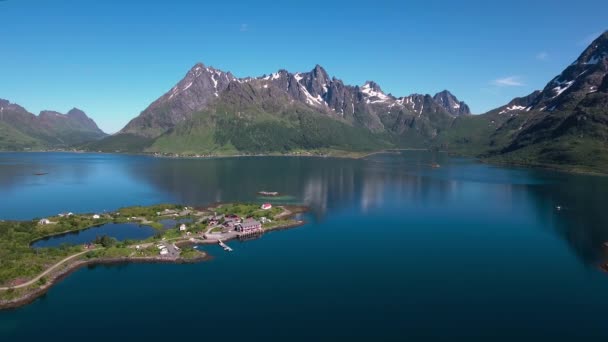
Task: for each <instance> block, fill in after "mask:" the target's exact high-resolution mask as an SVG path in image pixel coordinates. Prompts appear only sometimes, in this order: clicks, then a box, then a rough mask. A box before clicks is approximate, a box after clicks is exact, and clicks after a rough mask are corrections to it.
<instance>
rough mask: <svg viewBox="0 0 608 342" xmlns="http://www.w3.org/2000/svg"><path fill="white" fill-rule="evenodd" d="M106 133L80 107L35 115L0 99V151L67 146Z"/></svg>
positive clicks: (96, 138) (87, 140)
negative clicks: (64, 111)
mask: <svg viewBox="0 0 608 342" xmlns="http://www.w3.org/2000/svg"><path fill="white" fill-rule="evenodd" d="M105 136H106V134H105V133H104V132H103V131H102V130H101V129H99V127H97V124H95V122H94V121H93V120H92V119H91V118H89V117H88V116H87V115H86V114H85V113H84V112H83V111H81V110H80V109H77V108H74V109H72V110H70V111H69V112H68V113H67V114H61V113H58V112H54V111H49V110H45V111H42V112H40V114H39V115H34V114H32V113H30V112H28V111H27V110H25V109H24V108H23V107H21V106H19V105H16V104H13V103H10V102H9V101H7V100H3V99H0V150H24V149H48V148H67V147H71V146H73V145H77V144H83V143H86V142H90V141H92V140H98V139H101V138H103V137H105Z"/></svg>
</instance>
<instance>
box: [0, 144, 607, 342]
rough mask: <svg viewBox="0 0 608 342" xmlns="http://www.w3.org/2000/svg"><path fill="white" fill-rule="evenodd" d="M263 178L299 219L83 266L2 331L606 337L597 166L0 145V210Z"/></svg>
mask: <svg viewBox="0 0 608 342" xmlns="http://www.w3.org/2000/svg"><path fill="white" fill-rule="evenodd" d="M435 162H437V163H439V164H441V168H432V167H430V164H431V163H435ZM41 172H42V173H44V172H48V174H47V175H44V176H36V175H34V174H35V173H41ZM259 190H269V191H279V192H280V193H282V194H285V195H290V196H293V202H294V203H304V204H307V205H309V206H310V207H311V212H310V213H309V214H307V215H306V216H305V217H306V220H307V221H308V223H307V224H306V225H304V226H302V227H299V228H296V229H292V230H286V231H279V232H273V233H269V234H266V235H264V236H263V237H261V238H260V239H257V240H254V241H246V242H236V241H233V242H230V243H229V245H230V246H231V247H233V248H234V252H232V253H226V252H224V251H222V250H220V249H219V248H215V246H211V247H202V248H203V249H205V250H207V251H208V252H210V253H211V255H213V257H214V258H213V259H212V260H210V261H208V262H203V263H198V264H192V265H158V264H147V265H145V264H132V265H120V266H98V267H93V268H84V269H80V270H78V271H76V272H75V273H74V274H72V275H70V276H69V277H68V278H66V279H65V280H63V281H61V282H60V283H59V284H57V285H56V286H55V287H53V288H52V289H51V290H50V291H49V292H48V294H47V295H45V296H44V297H43V298H41V299H39V300H37V301H35V302H34V303H32V304H30V305H28V306H25V307H22V308H19V309H16V310H10V311H3V312H0V337H2V340H8V338H13V339H15V340H22V341H25V340H33V339H48V338H52V339H53V340H54V339H59V338H64V339H66V338H86V339H87V340H103V339H106V340H107V339H111V338H119V339H120V340H127V339H128V340H133V339H135V340H149V339H151V338H152V339H161V338H162V339H171V340H172V339H175V338H181V337H189V338H195V339H203V340H205V339H207V340H209V339H212V340H216V339H220V338H222V339H228V340H233V339H240V340H258V339H262V338H264V339H266V340H306V341H310V340H336V339H338V338H349V339H353V340H364V339H366V340H406V339H408V338H410V340H411V339H414V340H415V339H423V340H459V339H460V340H466V341H488V340H491V341H499V340H504V341H513V340H524V339H528V338H535V339H537V340H552V341H572V340H582V339H601V338H607V337H608V325H606V314H605V313H606V308H608V274H606V273H604V272H603V271H601V269H600V268H599V267H598V265H599V264H600V263H602V262H606V260H605V259H606V254H605V252H606V251H605V250H604V249H603V247H602V245H603V243H604V242H605V241H608V210H607V207H606V194H608V179H607V178H605V177H593V176H584V175H569V174H563V173H555V172H549V171H542V170H533V169H521V168H520V169H518V168H503V167H495V166H490V165H485V164H481V163H478V162H476V161H474V160H471V159H464V158H454V157H449V156H447V155H445V154H441V153H439V154H438V153H430V152H417V151H404V152H401V153H394V154H378V155H374V156H371V157H368V158H367V159H365V160H349V159H331V158H296V157H294V158H291V157H251V158H224V159H208V160H188V159H181V160H178V159H157V158H150V157H144V156H128V155H103V154H67V153H40V154H39V153H23V154H21V153H5V154H0V191H1V194H2V196H1V197H0V219H32V218H41V217H45V216H47V215H54V214H57V213H59V212H64V211H72V212H91V213H92V212H103V211H111V210H114V209H116V208H119V207H122V206H127V205H148V204H153V203H163V202H170V203H174V202H175V203H183V204H187V205H204V204H209V203H212V202H229V201H260V200H261V199H259V198H258V197H257V195H256V192H257V191H259ZM558 205H559V206H561V207H563V209H562V210H559V211H558V210H556V206H558Z"/></svg>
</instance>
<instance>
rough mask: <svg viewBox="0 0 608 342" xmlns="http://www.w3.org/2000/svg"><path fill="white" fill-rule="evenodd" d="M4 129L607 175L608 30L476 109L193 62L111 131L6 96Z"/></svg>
mask: <svg viewBox="0 0 608 342" xmlns="http://www.w3.org/2000/svg"><path fill="white" fill-rule="evenodd" d="M0 130H1V132H2V133H3V134H2V137H3V140H4V142H2V144H3V145H0V147H2V146H12V148H18V147H24V146H28V145H34V146H42V145H46V146H67V145H77V146H79V148H83V149H88V150H94V151H109V152H147V153H176V154H183V155H195V154H196V155H198V154H203V155H236V154H258V153H300V152H305V151H306V152H319V153H324V154H325V153H329V154H340V153H348V152H364V151H373V150H379V149H385V148H406V147H407V148H436V149H442V150H447V151H450V152H453V153H458V154H463V155H470V156H476V157H479V158H481V159H485V160H489V161H493V162H501V163H512V164H525V165H538V166H548V167H553V168H560V169H567V170H574V171H593V172H602V173H605V172H606V170H608V147H607V146H608V144H607V142H608V31H607V32H604V33H603V34H602V35H600V36H599V37H598V38H597V39H596V40H594V41H593V42H592V43H591V45H589V47H587V48H586V49H585V50H584V51H583V53H582V54H581V55H580V57H579V58H578V59H577V60H576V61H574V62H573V63H572V64H571V65H569V66H568V67H566V68H565V70H564V71H563V72H562V73H560V74H559V75H557V76H556V77H555V78H553V79H552V80H550V81H549V82H548V83H547V85H546V86H545V87H544V88H543V89H542V90H537V91H534V92H532V93H531V94H529V95H526V96H523V97H519V98H515V99H513V100H512V101H510V102H509V103H507V104H505V105H503V106H500V107H498V108H496V109H493V110H490V111H489V112H487V113H485V114H481V115H471V112H470V109H469V106H468V105H467V104H466V103H464V102H462V101H460V100H459V99H458V98H456V96H454V95H453V94H452V93H450V92H449V91H447V90H444V91H441V92H439V93H437V94H435V95H429V94H411V95H408V96H399V97H397V96H395V95H393V94H390V93H389V94H387V93H385V92H384V91H383V90H382V88H381V87H380V85H378V84H377V83H376V82H374V81H367V82H365V83H364V84H363V85H361V86H358V85H354V86H353V85H347V84H344V82H343V81H341V80H340V79H337V78H335V77H330V76H329V74H328V73H327V72H326V70H325V69H324V68H323V67H321V66H319V65H316V66H315V67H314V68H313V69H312V70H311V71H308V72H295V73H294V72H289V71H287V70H278V71H277V72H274V73H272V74H270V75H262V76H259V77H244V78H237V77H235V76H234V75H233V74H231V73H230V72H226V71H222V70H218V69H216V68H213V67H210V66H205V65H204V64H202V63H198V64H196V65H194V66H193V67H192V68H191V69H190V70H189V71H188V72H187V73H186V75H185V77H184V78H183V79H182V80H181V81H179V82H178V83H177V84H176V85H175V86H174V87H173V88H171V89H170V90H169V91H168V92H166V93H165V94H163V95H162V96H161V97H159V98H158V99H157V100H156V101H154V102H152V103H151V104H150V105H149V106H148V107H147V108H146V109H145V110H144V111H142V112H141V113H140V114H139V115H138V116H137V117H135V118H133V119H132V120H131V121H130V122H129V123H128V124H127V125H126V126H125V127H124V128H123V129H122V130H121V131H120V132H118V133H116V134H114V135H111V136H107V137H104V133H103V132H101V130H99V128H97V126H96V125H95V123H94V122H93V121H92V120H90V119H89V118H88V117H86V115H85V114H84V113H82V112H81V111H79V110H76V109H74V110H72V111H70V112H69V113H67V114H66V115H63V114H59V113H55V112H46V111H45V112H42V113H40V115H38V116H35V115H33V114H30V113H28V112H27V111H25V110H24V109H23V108H21V107H19V106H17V105H13V104H10V103H8V102H7V101H4V100H2V102H0ZM100 138H101V139H100ZM7 141H8V142H9V143H8V144H7ZM36 144H38V145H36Z"/></svg>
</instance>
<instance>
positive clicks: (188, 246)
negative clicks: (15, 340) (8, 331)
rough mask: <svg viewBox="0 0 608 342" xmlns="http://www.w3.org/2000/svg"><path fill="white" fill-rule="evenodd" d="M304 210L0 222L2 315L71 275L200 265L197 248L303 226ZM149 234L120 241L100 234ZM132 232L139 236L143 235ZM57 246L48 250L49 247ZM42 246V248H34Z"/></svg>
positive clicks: (172, 208)
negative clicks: (132, 265) (89, 269)
mask: <svg viewBox="0 0 608 342" xmlns="http://www.w3.org/2000/svg"><path fill="white" fill-rule="evenodd" d="M306 210H307V208H305V207H299V206H281V205H279V206H273V205H272V204H271V203H263V204H252V203H224V204H215V205H212V206H208V207H204V208H194V207H188V206H183V205H173V204H161V205H153V206H146V207H143V206H136V207H127V208H122V209H119V210H117V211H115V212H112V213H89V214H74V213H71V212H67V213H61V214H58V215H56V216H53V217H47V218H37V219H33V220H27V221H0V309H6V308H14V307H18V306H22V305H25V304H28V303H30V302H32V301H33V300H35V299H36V298H38V297H39V296H40V295H42V294H44V293H45V292H46V291H48V289H49V288H50V287H51V286H52V285H53V284H55V283H56V282H58V281H59V280H61V279H63V278H64V277H66V276H67V275H69V274H70V273H71V272H73V271H75V270H76V269H78V268H80V267H83V266H86V265H94V264H112V263H125V262H147V263H188V262H198V261H203V260H205V259H207V258H208V255H207V253H205V252H204V251H200V250H198V246H199V245H203V244H215V243H219V244H220V245H222V246H223V247H225V249H226V250H231V249H230V248H229V247H227V246H226V245H225V244H224V242H225V241H228V240H231V239H237V238H245V237H247V238H249V237H252V236H254V237H255V236H259V235H261V234H264V233H265V232H268V231H270V230H276V229H285V228H290V227H295V226H299V225H301V224H303V223H304V222H303V221H301V220H298V219H297V218H296V217H295V216H296V214H298V213H302V212H305V211H306ZM114 225H116V227H115V228H119V229H132V230H138V229H139V230H141V231H144V232H147V231H149V232H151V233H150V234H149V235H150V236H148V237H145V238H141V239H123V240H122V241H119V240H118V239H116V238H115V237H114V236H111V235H110V234H105V233H104V231H103V229H104V228H107V227H112V226H114ZM89 230H92V232H93V233H97V232H96V231H94V230H99V234H97V235H93V236H94V238H92V239H90V241H86V242H80V243H77V244H74V243H69V242H70V241H69V238H73V237H74V236H75V235H78V234H83V235H85V234H84V233H85V231H89ZM141 231H140V232H137V233H138V234H140V235H141V233H142V232H141ZM55 239H56V240H57V242H63V241H64V240H63V239H66V240H68V241H67V242H68V243H60V244H58V245H56V246H52V247H47V246H45V244H44V243H42V244H41V242H49V241H53V240H55ZM39 244H41V245H42V246H39Z"/></svg>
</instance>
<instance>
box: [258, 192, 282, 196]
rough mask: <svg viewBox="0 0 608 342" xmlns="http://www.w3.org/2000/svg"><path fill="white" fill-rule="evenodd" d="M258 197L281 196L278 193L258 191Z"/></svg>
mask: <svg viewBox="0 0 608 342" xmlns="http://www.w3.org/2000/svg"><path fill="white" fill-rule="evenodd" d="M258 195H262V196H279V195H280V194H279V193H278V192H276V191H258Z"/></svg>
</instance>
